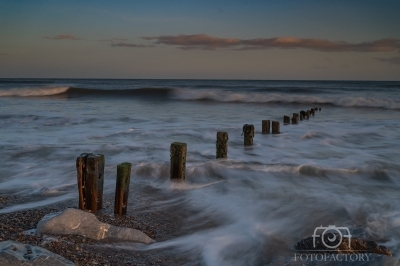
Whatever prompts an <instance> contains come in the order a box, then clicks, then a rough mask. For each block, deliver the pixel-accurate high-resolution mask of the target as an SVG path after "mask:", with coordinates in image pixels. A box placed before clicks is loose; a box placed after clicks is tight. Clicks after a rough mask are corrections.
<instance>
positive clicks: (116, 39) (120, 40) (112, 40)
mask: <svg viewBox="0 0 400 266" xmlns="http://www.w3.org/2000/svg"><path fill="white" fill-rule="evenodd" d="M126 41H129V39H126V38H111V39H102V40H99V42H126Z"/></svg>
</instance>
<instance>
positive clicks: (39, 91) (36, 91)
mask: <svg viewBox="0 0 400 266" xmlns="http://www.w3.org/2000/svg"><path fill="white" fill-rule="evenodd" d="M68 89H69V87H45V88H13V89H9V90H0V97H38V96H51V95H57V94H62V93H65V92H66V91H67V90H68Z"/></svg>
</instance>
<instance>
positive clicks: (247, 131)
mask: <svg viewBox="0 0 400 266" xmlns="http://www.w3.org/2000/svg"><path fill="white" fill-rule="evenodd" d="M243 134H244V146H251V145H253V138H254V126H253V125H248V124H245V125H244V126H243Z"/></svg>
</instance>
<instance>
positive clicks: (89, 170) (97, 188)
mask: <svg viewBox="0 0 400 266" xmlns="http://www.w3.org/2000/svg"><path fill="white" fill-rule="evenodd" d="M104 163H105V159H104V155H103V154H93V153H82V154H81V155H80V156H79V157H78V158H77V159H76V170H77V178H78V190H79V208H80V209H81V210H86V211H90V212H97V211H98V210H101V209H102V208H103V184H104Z"/></svg>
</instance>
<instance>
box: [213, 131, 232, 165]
mask: <svg viewBox="0 0 400 266" xmlns="http://www.w3.org/2000/svg"><path fill="white" fill-rule="evenodd" d="M228 139H229V138H228V133H227V132H217V143H216V145H215V146H216V150H217V156H216V157H217V159H219V158H228Z"/></svg>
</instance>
